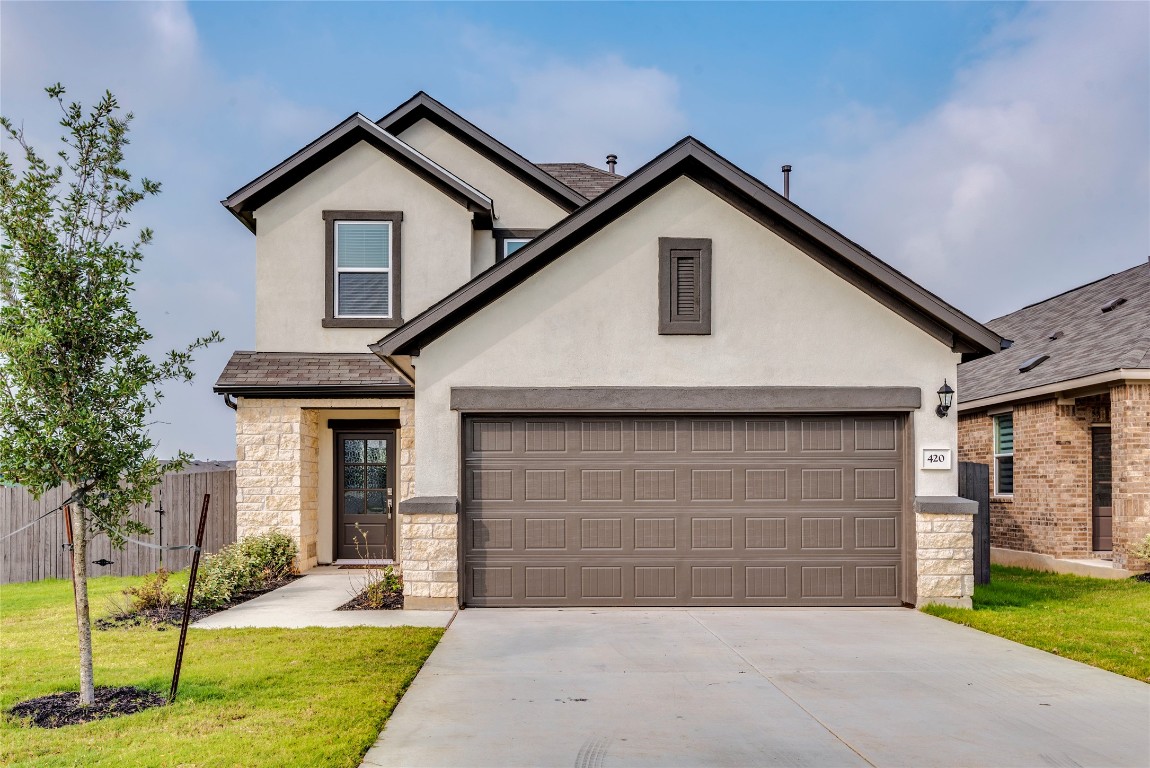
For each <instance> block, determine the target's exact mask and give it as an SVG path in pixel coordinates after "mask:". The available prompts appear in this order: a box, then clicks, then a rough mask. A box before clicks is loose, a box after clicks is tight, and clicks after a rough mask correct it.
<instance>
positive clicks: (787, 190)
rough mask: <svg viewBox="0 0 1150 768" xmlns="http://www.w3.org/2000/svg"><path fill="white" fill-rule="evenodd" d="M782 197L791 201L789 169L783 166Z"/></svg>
mask: <svg viewBox="0 0 1150 768" xmlns="http://www.w3.org/2000/svg"><path fill="white" fill-rule="evenodd" d="M783 197H785V198H786V199H788V200H790V199H791V167H790V166H789V165H784V166H783Z"/></svg>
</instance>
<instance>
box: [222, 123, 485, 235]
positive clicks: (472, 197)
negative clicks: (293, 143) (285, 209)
mask: <svg viewBox="0 0 1150 768" xmlns="http://www.w3.org/2000/svg"><path fill="white" fill-rule="evenodd" d="M359 141H366V142H367V143H368V144H370V145H371V146H373V147H375V148H376V149H378V150H380V151H381V152H383V153H384V154H386V155H388V156H389V157H391V158H393V159H394V160H396V161H397V162H399V163H400V164H401V165H403V166H404V167H406V168H408V169H409V170H411V171H413V172H414V173H416V174H417V175H419V176H421V177H422V178H424V179H426V180H427V181H428V182H430V183H431V184H433V185H434V186H436V187H437V188H438V189H440V190H441V191H443V192H444V193H446V194H447V195H448V196H449V197H451V198H452V199H453V200H455V201H456V202H458V203H459V204H461V205H463V206H464V207H465V208H467V209H468V210H469V211H472V212H474V213H478V214H481V215H483V214H486V215H489V216H490V215H491V213H492V208H493V206H494V203H493V202H492V200H491V198H490V197H488V196H487V195H485V194H483V193H482V192H480V191H479V190H478V189H476V188H475V187H473V186H471V185H470V184H468V183H467V182H466V181H464V180H463V179H461V178H459V177H458V176H456V175H455V174H453V173H451V172H450V171H448V170H447V169H446V168H443V167H442V166H440V165H438V164H437V163H435V162H434V161H432V160H431V159H430V158H428V157H427V156H426V155H424V154H422V153H421V152H419V151H418V150H416V149H415V148H414V147H411V146H409V145H408V144H406V143H404V142H403V141H401V140H400V139H397V138H396V137H395V136H392V135H391V134H390V133H388V132H387V131H385V130H383V129H382V128H380V127H379V126H378V125H376V124H375V123H373V122H372V121H371V120H369V119H367V118H366V117H364V116H363V115H362V114H360V113H358V112H356V113H355V114H353V115H351V116H350V117H348V118H347V119H346V120H344V121H343V122H341V123H340V124H339V125H337V126H335V127H334V128H332V129H331V130H330V131H328V132H327V133H325V134H324V135H322V136H320V137H319V138H318V139H316V140H315V141H313V142H312V143H310V144H308V145H307V146H306V147H304V148H303V149H301V150H300V151H298V152H296V153H295V154H294V155H292V156H291V157H289V158H288V159H286V160H284V161H283V162H282V163H280V164H279V165H277V166H276V167H274V168H272V169H271V170H269V171H267V172H266V173H264V174H262V175H261V176H259V177H258V178H256V179H254V180H253V181H250V182H248V183H247V184H245V185H244V186H242V187H240V188H239V189H238V190H236V191H235V192H233V193H232V194H230V195H229V196H228V197H227V199H226V200H223V201H221V204H222V205H223V206H224V207H225V208H227V209H228V210H229V211H231V212H232V214H233V215H234V216H235V217H236V218H238V219H239V220H240V221H242V222H243V223H244V225H245V226H246V227H247V228H248V229H250V230H251V231H252V232H255V231H256V222H255V209H256V208H259V207H260V206H261V205H263V204H264V203H266V202H267V201H268V200H271V199H272V198H274V197H276V196H277V195H279V194H280V193H282V192H283V191H284V190H286V189H288V188H289V187H291V186H293V185H294V184H296V183H297V182H299V181H300V180H301V179H303V178H304V177H306V176H307V175H308V174H310V173H312V172H313V171H315V170H316V169H318V168H320V167H321V166H323V165H324V164H326V163H327V162H329V161H330V160H332V159H333V158H335V157H337V156H338V155H340V154H342V153H343V152H345V151H346V150H347V149H348V148H350V147H351V146H352V145H354V144H355V143H357V142H359Z"/></svg>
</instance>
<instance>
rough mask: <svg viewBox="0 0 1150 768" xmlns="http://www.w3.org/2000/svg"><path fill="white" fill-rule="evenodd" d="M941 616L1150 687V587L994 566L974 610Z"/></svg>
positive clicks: (945, 610)
mask: <svg viewBox="0 0 1150 768" xmlns="http://www.w3.org/2000/svg"><path fill="white" fill-rule="evenodd" d="M923 610H924V611H925V612H926V613H929V614H931V615H933V616H938V617H940V618H943V619H946V620H948V621H953V622H955V623H957V624H963V625H965V626H968V627H973V628H974V629H978V630H981V631H983V632H987V633H989V634H992V635H998V636H999V637H1005V638H1006V639H1008V640H1013V641H1015V642H1016V643H1022V644H1023V645H1029V646H1030V647H1031V648H1038V649H1040V650H1043V651H1048V652H1050V653H1053V654H1057V655H1058V656H1064V657H1065V658H1068V659H1074V660H1075V661H1081V662H1082V663H1084V664H1089V665H1090V666H1092V667H1098V668H1100V669H1106V670H1109V671H1111V672H1116V673H1118V674H1120V675H1125V676H1126V677H1132V678H1134V679H1135V680H1141V681H1143V682H1150V583H1147V582H1144V581H1136V580H1134V579H1093V578H1089V577H1086V576H1071V575H1067V574H1061V573H1048V572H1046V571H1032V570H1028V569H1025V568H1011V567H1007V566H1000V565H992V566H991V567H990V583H989V584H980V585H978V586H976V587H975V588H974V609H973V610H971V609H967V608H951V607H947V606H941V605H930V606H927V607H926V608H924V609H923Z"/></svg>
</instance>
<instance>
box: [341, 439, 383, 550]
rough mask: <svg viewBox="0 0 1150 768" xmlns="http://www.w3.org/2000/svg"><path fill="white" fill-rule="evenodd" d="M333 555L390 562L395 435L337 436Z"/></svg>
mask: <svg viewBox="0 0 1150 768" xmlns="http://www.w3.org/2000/svg"><path fill="white" fill-rule="evenodd" d="M335 489H336V492H335V495H336V498H335V509H336V512H335V556H336V558H338V559H341V560H358V559H372V560H375V559H391V558H392V557H393V556H394V552H393V549H392V542H393V536H392V530H393V528H392V526H393V520H394V518H393V517H392V513H393V511H394V502H395V491H394V489H395V432H394V431H393V430H388V431H371V432H365V431H354V432H352V431H348V432H339V431H337V432H336V433H335Z"/></svg>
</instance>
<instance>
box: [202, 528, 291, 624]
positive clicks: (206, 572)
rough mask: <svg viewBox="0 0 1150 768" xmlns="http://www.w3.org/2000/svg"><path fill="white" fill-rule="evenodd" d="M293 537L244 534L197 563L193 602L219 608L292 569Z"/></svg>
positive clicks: (273, 534)
mask: <svg viewBox="0 0 1150 768" xmlns="http://www.w3.org/2000/svg"><path fill="white" fill-rule="evenodd" d="M296 551H297V550H296V544H295V540H294V539H292V538H291V537H290V536H288V535H287V534H284V533H279V532H272V533H265V534H261V535H259V536H245V537H244V538H242V539H240V540H239V541H237V542H236V543H234V544H229V545H227V546H226V547H224V548H223V549H221V550H220V551H219V552H217V553H216V554H214V555H208V556H207V557H205V558H204V559H203V561H202V562H201V563H200V572H199V575H198V577H197V579H196V591H195V595H194V596H193V599H192V602H193V604H194V605H195V606H196V607H197V608H208V609H213V608H219V607H220V606H222V605H225V604H226V603H228V602H230V601H231V599H232V598H233V597H235V596H236V595H238V594H240V593H242V592H250V591H253V590H257V589H262V588H264V587H266V586H268V585H270V584H273V583H275V582H277V581H281V580H282V579H285V578H287V577H288V576H290V575H291V574H293V573H294V572H295V556H296Z"/></svg>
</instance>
